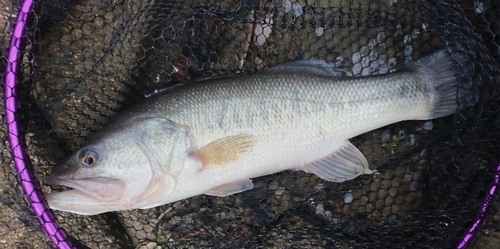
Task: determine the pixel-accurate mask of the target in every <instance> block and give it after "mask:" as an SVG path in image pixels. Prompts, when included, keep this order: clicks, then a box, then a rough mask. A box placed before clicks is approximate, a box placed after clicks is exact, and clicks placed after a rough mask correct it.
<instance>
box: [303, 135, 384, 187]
mask: <svg viewBox="0 0 500 249" xmlns="http://www.w3.org/2000/svg"><path fill="white" fill-rule="evenodd" d="M295 170H303V171H305V172H307V173H313V174H315V175H317V176H318V177H320V178H322V179H325V180H327V181H331V182H344V181H347V180H351V179H353V178H355V177H357V176H359V175H362V174H372V173H374V171H372V170H370V169H369V168H368V162H367V161H366V158H365V156H364V155H363V153H361V151H359V150H358V148H356V146H354V145H353V144H351V142H349V141H346V143H345V144H344V146H342V147H341V148H340V149H339V150H337V151H335V152H334V153H332V154H330V155H328V156H326V157H324V158H321V159H319V160H317V161H314V162H312V163H310V164H307V165H304V166H301V167H297V168H295Z"/></svg>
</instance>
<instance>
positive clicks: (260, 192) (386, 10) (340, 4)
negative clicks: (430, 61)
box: [0, 0, 500, 248]
mask: <svg viewBox="0 0 500 249" xmlns="http://www.w3.org/2000/svg"><path fill="white" fill-rule="evenodd" d="M0 4H1V6H0V15H1V16H0V28H1V31H2V33H1V36H0V38H1V42H2V43H1V46H2V47H1V48H2V50H1V52H2V65H1V67H2V78H3V79H4V80H5V81H4V84H3V85H2V86H3V90H4V92H3V97H2V99H3V100H5V102H4V101H2V104H1V108H2V109H3V110H4V111H5V112H2V119H3V122H4V124H5V125H4V126H2V130H1V133H0V134H1V136H2V138H3V139H2V140H3V143H1V145H2V153H1V160H2V161H1V162H2V170H1V172H2V174H0V176H1V178H0V186H1V188H0V190H1V191H0V194H1V196H0V197H1V199H0V200H1V202H0V205H1V208H0V209H1V211H0V215H2V217H1V218H0V222H1V224H0V235H1V236H0V237H1V238H0V247H2V248H51V247H60V248H69V247H75V248H465V247H468V248H496V247H497V246H498V245H499V244H498V243H499V240H498V238H499V237H500V226H499V225H498V224H499V223H498V222H499V221H500V213H498V212H497V211H498V209H499V207H500V206H499V204H498V200H497V199H498V198H497V197H496V196H497V195H498V194H497V193H496V187H497V186H498V185H497V184H498V169H497V167H498V164H499V163H500V159H499V155H500V153H499V152H500V123H499V120H500V109H499V107H498V106H499V104H500V95H499V93H500V85H499V84H500V66H499V65H500V64H499V62H500V22H499V20H500V2H499V1H493V0H492V1H488V0H469V1H458V0H456V1H454V0H445V1H438V0H421V1H411V0H399V1H396V0H392V1H390V0H370V1H360V0H350V1H347V0H315V1H313V0H265V1H264V0H260V1H259V0H242V1H230V0H221V1H217V0H204V1H192V0H186V1H161V0H157V1H136V0H114V1H69V0H63V1H55V0H48V1H35V2H33V1H32V0H26V1H19V2H17V1H15V0H12V1H6V0H1V1H0ZM443 48H445V49H446V50H447V51H448V52H449V54H450V55H451V57H452V59H453V61H454V62H455V63H454V69H455V74H456V77H457V79H458V80H459V89H458V93H457V94H459V95H460V96H465V97H464V98H463V100H462V101H461V102H460V103H459V104H460V109H461V110H460V111H459V112H457V114H456V115H451V116H448V117H444V118H440V119H436V120H432V121H405V122H400V123H396V124H393V125H390V126H386V127H383V128H381V129H377V130H374V131H372V132H369V133H366V134H363V135H360V136H358V137H355V138H353V139H351V142H352V143H353V144H354V145H355V146H356V147H357V148H359V149H360V151H361V152H363V154H364V155H365V156H366V158H367V160H368V162H369V165H370V168H371V169H376V170H377V171H378V173H377V174H374V175H363V176H360V177H357V178H355V179H353V180H350V181H346V182H343V183H334V182H327V181H324V180H322V179H320V178H318V177H317V176H315V175H313V174H307V173H304V172H302V171H285V172H281V173H277V174H274V175H270V176H264V177H261V178H257V179H254V185H255V187H254V188H253V189H252V190H249V191H246V192H243V193H240V194H235V195H231V196H228V197H212V196H206V195H201V196H196V197H192V198H189V199H185V200H182V201H178V202H175V203H171V204H167V205H163V206H160V207H156V208H152V209H146V210H130V211H120V212H111V213H105V214H101V215H94V216H82V215H76V214H72V213H68V212H60V211H51V210H49V209H48V205H47V204H46V202H45V200H44V197H43V193H49V192H51V191H58V190H60V188H56V187H52V186H49V185H47V184H46V182H45V180H46V178H47V176H48V175H49V174H50V172H51V170H52V168H53V167H54V166H55V165H57V164H58V163H60V162H62V161H63V160H64V158H65V157H67V156H68V155H69V154H70V153H71V152H72V151H74V150H76V149H78V148H79V147H80V146H81V145H82V144H83V143H84V142H85V141H86V140H87V139H88V138H89V136H91V135H92V134H93V133H95V132H96V131H98V130H100V129H101V128H102V127H103V126H104V125H105V124H106V123H107V122H108V120H109V119H110V118H111V117H113V115H114V114H116V113H117V112H119V111H120V110H123V109H124V108H127V107H129V106H133V105H134V104H136V103H138V102H140V101H141V100H142V99H144V98H145V97H146V96H148V95H150V94H152V93H155V92H157V91H159V90H161V89H165V88H168V87H170V86H173V85H177V84H182V83H183V82H187V81H191V80H198V79H203V78H209V77H216V76H221V75H228V74H238V73H241V72H253V71H259V70H262V69H264V68H267V67H270V66H273V65H277V64H279V63H283V62H288V61H293V60H300V59H310V58H319V59H324V60H326V61H328V62H330V63H333V64H335V65H336V66H337V67H338V68H340V69H343V70H345V71H346V72H347V73H348V74H350V75H353V76H362V75H375V74H389V73H393V72H396V71H398V70H400V69H401V68H402V67H403V66H404V65H405V63H408V62H409V61H415V60H417V59H419V58H421V57H422V56H424V55H427V54H430V53H432V52H435V51H437V50H439V49H443ZM495 239H496V240H495Z"/></svg>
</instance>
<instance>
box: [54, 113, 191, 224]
mask: <svg viewBox="0 0 500 249" xmlns="http://www.w3.org/2000/svg"><path fill="white" fill-rule="evenodd" d="M189 141H190V140H189V139H188V138H187V137H186V135H185V132H184V130H183V129H182V128H179V127H177V126H175V125H173V124H171V123H170V122H168V120H166V119H140V120H135V122H134V123H131V122H128V125H127V124H124V125H121V126H120V127H115V128H113V129H107V130H106V131H105V132H102V133H100V134H99V135H98V136H97V139H95V140H94V142H92V143H90V144H89V145H87V146H85V147H83V148H81V149H79V150H78V151H76V152H74V153H73V154H72V155H71V156H70V157H69V158H68V159H67V160H66V161H64V162H63V163H62V164H60V165H58V166H57V167H55V168H54V170H53V172H52V174H51V175H50V176H49V177H48V179H47V183H49V184H51V185H56V186H65V187H69V188H71V189H70V190H65V191H62V192H52V193H50V194H46V198H47V201H48V204H49V206H50V207H51V208H52V209H56V210H63V211H69V212H73V213H77V214H83V215H93V214H99V213H104V212H109V211H119V210H127V209H135V208H142V207H145V206H151V205H152V204H154V203H160V202H162V200H164V199H167V198H168V196H169V195H170V194H171V193H172V192H173V191H174V189H175V187H176V184H177V176H178V175H179V174H180V172H181V171H182V169H183V167H184V160H185V158H186V157H187V156H188V153H189V151H188V148H189V144H188V143H189Z"/></svg>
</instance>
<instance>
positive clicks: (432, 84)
mask: <svg viewBox="0 0 500 249" xmlns="http://www.w3.org/2000/svg"><path fill="white" fill-rule="evenodd" d="M458 63H461V62H458ZM415 65H416V66H417V68H418V70H419V71H420V73H422V74H423V75H424V77H425V78H426V84H427V86H426V87H427V91H428V93H429V96H430V98H431V105H430V110H429V111H430V115H429V119H434V118H440V117H444V116H448V115H451V114H454V113H456V112H457V110H458V107H459V104H458V102H459V96H458V94H459V93H458V81H457V78H456V75H455V72H454V69H453V61H452V59H451V56H450V55H449V54H448V52H447V51H446V50H444V49H443V50H440V51H437V52H435V53H433V54H431V55H428V56H426V57H423V58H421V59H419V60H418V61H416V62H415Z"/></svg>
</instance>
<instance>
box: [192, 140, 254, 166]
mask: <svg viewBox="0 0 500 249" xmlns="http://www.w3.org/2000/svg"><path fill="white" fill-rule="evenodd" d="M254 146H255V139H254V137H253V136H252V135H249V134H239V135H235V136H229V137H224V138H221V139H217V140H215V141H213V142H211V143H209V144H207V145H205V146H204V147H203V148H201V149H199V150H198V151H197V152H195V156H196V157H198V158H199V159H200V161H201V162H202V163H203V167H204V168H206V167H211V166H215V165H221V164H226V163H229V162H233V161H236V160H238V159H239V158H240V157H241V156H242V155H244V154H245V153H247V152H248V151H250V150H251V149H252V148H253V147H254Z"/></svg>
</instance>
